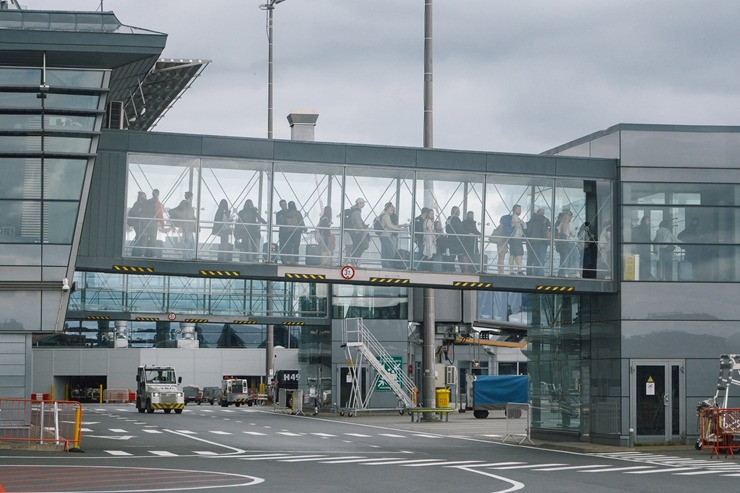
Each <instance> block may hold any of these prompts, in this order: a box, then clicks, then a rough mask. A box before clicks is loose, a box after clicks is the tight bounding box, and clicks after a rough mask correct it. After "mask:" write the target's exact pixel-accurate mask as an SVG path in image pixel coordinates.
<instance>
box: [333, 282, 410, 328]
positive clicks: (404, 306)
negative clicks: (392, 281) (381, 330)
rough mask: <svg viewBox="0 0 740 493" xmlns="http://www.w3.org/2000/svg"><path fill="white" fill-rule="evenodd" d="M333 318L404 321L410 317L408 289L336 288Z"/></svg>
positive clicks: (375, 287) (376, 287)
mask: <svg viewBox="0 0 740 493" xmlns="http://www.w3.org/2000/svg"><path fill="white" fill-rule="evenodd" d="M332 309H333V314H332V317H333V318H353V317H361V318H366V319H388V320H402V319H404V318H406V317H407V316H408V289H407V288H397V287H379V286H339V285H337V286H335V289H334V297H333V298H332Z"/></svg>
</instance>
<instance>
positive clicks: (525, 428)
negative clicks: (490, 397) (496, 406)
mask: <svg viewBox="0 0 740 493" xmlns="http://www.w3.org/2000/svg"><path fill="white" fill-rule="evenodd" d="M505 414H506V435H505V436H504V439H503V441H504V442H506V441H507V440H509V439H511V440H513V441H514V442H516V443H518V444H519V445H521V444H522V443H524V442H529V443H533V442H532V438H531V435H530V431H531V429H532V406H531V405H530V404H518V403H513V402H509V403H507V404H506V413H505Z"/></svg>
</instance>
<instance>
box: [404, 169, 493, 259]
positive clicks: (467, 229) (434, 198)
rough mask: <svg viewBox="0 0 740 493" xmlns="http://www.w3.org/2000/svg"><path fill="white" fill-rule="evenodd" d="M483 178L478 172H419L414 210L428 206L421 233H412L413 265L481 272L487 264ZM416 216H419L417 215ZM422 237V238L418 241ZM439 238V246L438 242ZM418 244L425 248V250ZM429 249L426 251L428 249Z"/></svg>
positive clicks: (417, 212)
mask: <svg viewBox="0 0 740 493" xmlns="http://www.w3.org/2000/svg"><path fill="white" fill-rule="evenodd" d="M484 183H485V178H484V176H483V175H478V174H460V173H457V174H453V173H445V172H438V173H435V172H419V173H418V174H417V182H416V198H415V200H416V203H415V213H414V215H415V216H416V215H417V214H421V212H422V210H423V209H422V208H423V207H426V208H428V209H431V211H430V212H428V214H427V218H426V220H425V221H424V225H425V226H424V230H423V232H422V234H419V232H418V231H417V230H418V229H419V228H418V227H416V224H417V223H416V220H415V221H414V226H413V228H412V229H413V231H414V235H415V238H414V239H415V241H416V243H417V246H416V252H417V253H416V257H415V258H416V259H419V258H422V259H423V260H424V261H423V262H422V263H420V264H416V263H415V264H416V265H415V267H417V268H419V269H421V270H433V271H437V272H440V271H441V272H457V271H459V272H463V273H474V272H480V271H481V270H482V269H483V268H484V267H483V264H484V263H485V264H486V265H487V258H486V257H485V255H483V254H482V253H483V252H482V248H481V247H482V245H483V236H484V234H485V229H486V228H485V225H484V224H482V221H483V222H485V219H484V207H483V204H484V201H485V186H484ZM417 217H418V216H417ZM420 240H421V242H420ZM440 240H442V246H441V247H440V246H438V244H439V242H440ZM420 247H422V248H425V249H426V253H425V251H424V250H422V249H421V248H420ZM430 252H431V253H432V254H431V255H429V253H430Z"/></svg>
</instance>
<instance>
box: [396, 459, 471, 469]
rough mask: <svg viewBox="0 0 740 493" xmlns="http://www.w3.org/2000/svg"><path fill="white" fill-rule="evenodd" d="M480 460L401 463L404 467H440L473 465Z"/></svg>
mask: <svg viewBox="0 0 740 493" xmlns="http://www.w3.org/2000/svg"><path fill="white" fill-rule="evenodd" d="M480 463H481V461H479V460H457V461H448V462H438V463H433V464H401V466H402V467H425V466H439V467H455V466H471V465H473V464H480Z"/></svg>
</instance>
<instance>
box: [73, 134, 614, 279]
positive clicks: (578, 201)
mask: <svg viewBox="0 0 740 493" xmlns="http://www.w3.org/2000/svg"><path fill="white" fill-rule="evenodd" d="M214 139H219V138H215V137H214ZM220 139H222V140H228V139H225V138H220ZM239 141H241V142H244V141H246V142H248V143H249V144H250V145H254V146H257V145H259V146H261V147H260V149H262V148H263V147H264V146H265V145H270V146H274V147H273V148H272V155H271V156H270V157H269V159H268V158H255V157H253V156H249V154H256V153H254V152H243V154H245V155H246V157H239V158H234V157H218V156H216V157H211V156H205V155H183V154H178V153H177V152H170V153H166V154H165V153H153V152H135V151H133V150H129V152H128V153H126V154H125V156H126V157H125V161H126V187H125V197H126V205H125V209H124V211H123V212H124V214H123V217H120V218H118V219H117V220H120V224H121V228H122V230H123V231H122V235H121V236H120V238H121V239H122V244H121V245H120V249H121V250H120V251H121V257H120V261H118V260H114V263H115V265H111V269H112V272H124V273H137V272H143V273H146V272H150V273H156V274H162V275H183V276H195V277H198V276H206V277H216V278H235V279H262V280H280V281H310V282H313V281H316V282H320V283H321V282H327V283H351V284H380V285H396V286H428V287H438V288H465V289H468V288H473V289H476V288H478V289H494V290H505V291H529V292H537V291H554V290H557V291H568V292H570V291H578V292H594V293H598V292H614V291H615V290H616V285H615V283H614V278H615V275H614V271H613V266H614V253H615V251H616V249H615V248H614V245H613V238H614V235H612V231H611V224H612V221H613V215H614V210H615V206H616V204H615V198H614V188H615V176H616V161H615V160H611V159H590V158H568V157H557V156H531V155H506V154H494V153H482V152H462V151H460V152H458V151H444V150H436V149H413V148H388V147H374V146H352V145H345V144H325V143H313V142H310V143H309V142H300V143H299V142H295V141H264V140H258V139H253V140H249V139H239ZM150 147H151V146H150ZM164 147H166V146H164ZM247 147H249V146H247ZM255 148H257V147H255ZM263 154H264V152H263ZM280 154H282V156H280ZM95 186H96V184H95V183H93V187H95ZM82 264H83V266H84V264H85V262H84V260H83V262H82ZM142 269H144V270H142Z"/></svg>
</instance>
